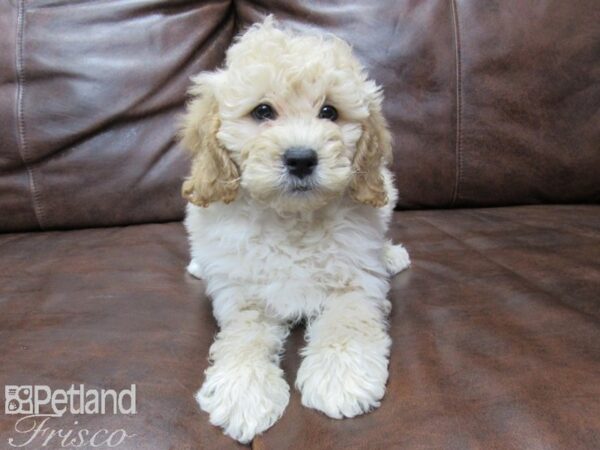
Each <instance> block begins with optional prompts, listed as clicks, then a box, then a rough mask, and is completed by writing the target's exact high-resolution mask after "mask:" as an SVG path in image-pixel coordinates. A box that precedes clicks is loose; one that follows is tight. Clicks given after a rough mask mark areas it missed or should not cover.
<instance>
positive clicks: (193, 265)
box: [186, 259, 202, 280]
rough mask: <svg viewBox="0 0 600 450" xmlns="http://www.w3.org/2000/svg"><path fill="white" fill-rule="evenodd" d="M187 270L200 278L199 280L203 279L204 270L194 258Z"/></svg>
mask: <svg viewBox="0 0 600 450" xmlns="http://www.w3.org/2000/svg"><path fill="white" fill-rule="evenodd" d="M186 270H187V273H189V274H190V275H191V276H193V277H194V278H198V279H199V280H200V279H202V270H201V269H200V265H199V264H198V263H197V262H196V261H194V260H193V259H192V260H191V261H190V263H189V264H188V266H187V268H186Z"/></svg>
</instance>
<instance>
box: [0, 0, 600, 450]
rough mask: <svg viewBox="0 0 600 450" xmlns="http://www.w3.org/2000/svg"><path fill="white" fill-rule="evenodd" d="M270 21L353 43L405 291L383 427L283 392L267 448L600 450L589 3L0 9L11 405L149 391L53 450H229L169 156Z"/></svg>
mask: <svg viewBox="0 0 600 450" xmlns="http://www.w3.org/2000/svg"><path fill="white" fill-rule="evenodd" d="M267 13H274V14H275V15H276V16H277V17H278V18H279V19H280V20H282V21H284V22H288V23H291V24H293V25H295V26H297V27H300V28H303V27H316V28H319V29H324V30H328V31H332V32H334V33H336V34H338V35H340V36H341V37H343V38H345V39H347V40H348V41H350V42H351V43H352V44H353V46H354V48H355V49H356V53H357V54H358V56H359V57H360V58H361V60H362V61H363V62H364V64H365V65H366V66H367V67H368V68H369V70H370V72H371V74H372V76H373V77H374V78H375V79H376V80H377V81H378V82H379V83H380V84H381V85H383V87H384V89H385V92H386V102H385V113H386V115H387V117H388V119H389V121H390V124H391V127H392V131H393V134H394V137H395V149H394V151H395V163H394V164H395V166H394V168H395V171H396V175H397V182H398V187H399V189H400V195H401V199H400V203H399V205H398V212H397V213H395V220H394V223H393V228H392V235H393V237H394V239H396V240H397V241H400V242H403V243H404V244H405V245H406V247H407V248H408V250H409V251H410V254H411V256H412V260H413V266H412V268H411V269H410V270H409V271H407V272H404V273H402V274H400V275H399V276H397V277H395V278H394V279H393V281H392V292H391V297H392V302H393V312H392V316H391V319H390V323H391V325H390V326H391V334H392V337H393V342H394V344H393V353H392V357H391V363H390V379H389V385H388V390H387V394H386V396H385V398H384V400H383V402H382V406H381V408H379V409H378V410H376V411H375V412H373V413H371V414H368V415H365V416H363V417H359V418H356V419H351V420H343V421H337V420H332V419H329V418H327V417H325V416H323V415H321V414H319V413H317V412H315V411H312V410H308V409H306V408H303V407H302V406H301V404H300V400H299V396H298V393H297V392H294V393H293V395H292V398H291V401H290V404H289V406H288V408H287V410H286V412H285V414H284V416H283V417H282V419H281V420H280V421H279V422H278V423H277V424H276V425H275V426H274V427H273V428H272V429H270V430H268V431H267V432H266V433H265V434H264V435H262V436H260V437H258V438H256V439H255V440H254V442H253V444H252V445H253V447H255V448H260V449H317V448H318V449H350V448H351V449H392V448H393V449H425V448H427V449H430V448H431V449H597V448H600V207H599V206H598V205H597V204H598V201H599V200H600V115H599V106H600V27H599V25H598V24H599V23H600V14H599V9H598V3H597V0H573V1H568V2H567V1H564V0H540V1H523V0H503V1H498V0H496V1H493V0H481V1H474V0H471V1H458V0H422V1H409V0H385V1H384V0H382V1H375V0H371V1H360V0H351V1H348V0H327V1H301V0H293V1H284V0H260V1H249V0H235V1H226V0H213V1H189V0H102V1H72V0H71V1H68V0H4V1H1V2H0V35H1V38H0V230H1V231H2V234H0V358H1V359H0V389H2V386H3V385H13V384H14V385H48V386H50V387H52V388H57V389H58V388H67V387H69V386H70V385H71V384H75V385H79V384H84V385H85V386H86V388H112V389H123V388H126V387H129V386H130V385H131V384H136V386H137V414H135V415H129V416H123V415H112V414H107V415H81V416H74V415H70V414H66V415H64V416H63V417H62V418H53V421H52V422H51V425H49V427H50V428H53V429H63V430H68V429H75V430H77V429H80V428H82V427H83V428H86V429H89V430H92V431H93V430H99V429H107V430H115V429H125V430H126V431H127V432H128V433H129V434H135V435H136V436H135V437H133V438H131V439H128V440H127V441H126V442H124V443H123V444H122V445H120V446H119V447H118V448H131V449H133V448H135V449H167V448H169V449H210V450H212V449H219V448H235V447H237V446H238V444H235V443H234V442H233V441H232V440H230V439H229V438H227V437H225V436H223V435H222V434H221V431H220V430H219V429H217V428H214V427H212V426H211V425H210V424H209V423H208V417H207V415H206V414H204V413H202V412H200V411H199V409H198V407H197V405H196V403H195V401H194V399H193V394H194V392H195V391H196V390H197V389H198V388H199V386H200V384H201V381H202V378H203V375H202V373H203V370H204V369H205V368H206V366H207V360H206V356H207V350H208V347H209V345H210V343H211V340H212V336H213V334H214V332H215V322H214V320H213V318H212V315H211V307H210V302H209V300H208V299H207V298H206V297H205V296H204V294H203V284H202V282H200V281H197V280H194V279H192V278H191V277H189V276H188V275H186V274H185V271H184V268H185V266H186V263H187V261H188V250H187V244H186V238H185V234H184V230H183V227H182V225H181V223H180V220H181V218H182V215H183V206H184V203H183V200H182V199H181V198H180V195H179V187H180V184H181V181H182V178H183V176H184V175H185V173H186V171H187V167H188V161H187V160H186V157H185V154H184V152H182V150H181V149H180V148H179V146H178V144H177V143H176V139H175V138H174V136H175V129H176V122H177V116H178V114H180V113H181V112H182V109H183V105H184V101H185V91H186V88H187V86H188V84H189V77H190V75H192V74H195V73H197V72H200V71H201V70H204V69H211V68H214V67H216V66H218V65H219V64H220V63H221V62H222V60H223V54H224V51H225V49H226V48H227V46H228V45H229V44H230V43H231V41H232V38H233V37H234V35H235V34H236V33H237V32H238V31H239V30H240V29H242V28H243V27H245V26H247V25H248V24H250V23H252V22H253V21H256V20H259V19H260V18H261V17H263V16H264V15H265V14H267ZM301 345H302V330H301V329H299V330H296V332H295V333H294V334H293V335H292V336H291V340H290V342H289V344H288V346H287V349H286V356H285V359H284V361H283V366H284V368H285V371H286V374H287V379H288V381H289V382H290V384H293V382H294V378H295V372H296V370H297V367H298V363H299V356H298V349H299V348H300V346H301ZM17 418H18V416H15V415H10V414H2V415H0V448H11V447H10V445H9V444H10V443H9V439H11V438H12V439H14V440H13V441H12V442H13V444H14V443H20V442H23V441H24V440H25V436H26V433H25V434H19V433H18V432H17V431H16V430H15V426H16V425H15V424H16V421H17ZM75 421H77V423H75ZM48 433H49V432H48ZM41 442H42V441H40V440H37V441H35V443H34V444H32V445H30V446H27V447H25V448H42V444H41ZM44 448H61V446H60V441H59V440H57V439H56V438H53V439H52V440H50V441H49V443H48V444H47V445H46V446H45V447H44ZM101 448H108V447H101Z"/></svg>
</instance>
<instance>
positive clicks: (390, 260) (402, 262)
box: [383, 241, 410, 277]
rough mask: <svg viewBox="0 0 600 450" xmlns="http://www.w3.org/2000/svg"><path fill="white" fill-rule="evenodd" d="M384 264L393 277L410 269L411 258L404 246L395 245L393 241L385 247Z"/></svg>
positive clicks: (388, 242)
mask: <svg viewBox="0 0 600 450" xmlns="http://www.w3.org/2000/svg"><path fill="white" fill-rule="evenodd" d="M383 263H384V264H385V268H386V270H387V272H388V274H389V275H390V276H391V277H393V276H394V275H396V274H398V273H400V272H402V271H403V270H404V269H408V267H409V266H410V257H409V256H408V252H407V251H406V249H405V248H404V247H403V246H402V245H400V244H397V245H394V244H392V241H387V242H386V243H385V245H384V246H383Z"/></svg>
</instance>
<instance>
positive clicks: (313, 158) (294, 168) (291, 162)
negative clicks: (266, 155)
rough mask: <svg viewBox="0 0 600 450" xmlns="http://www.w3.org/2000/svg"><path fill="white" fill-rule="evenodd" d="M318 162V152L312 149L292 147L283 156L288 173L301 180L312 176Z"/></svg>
mask: <svg viewBox="0 0 600 450" xmlns="http://www.w3.org/2000/svg"><path fill="white" fill-rule="evenodd" d="M318 162H319V158H318V156H317V152H316V151H314V150H313V149H312V148H305V147H292V148H288V149H287V150H286V151H285V153H284V154H283V163H284V164H285V167H286V169H287V171H288V173H289V174H290V175H292V176H294V177H296V178H299V179H303V178H306V177H308V176H309V175H311V174H312V173H313V172H314V170H315V167H317V164H318Z"/></svg>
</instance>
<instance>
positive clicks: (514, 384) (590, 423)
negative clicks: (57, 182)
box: [0, 206, 600, 450]
mask: <svg viewBox="0 0 600 450" xmlns="http://www.w3.org/2000/svg"><path fill="white" fill-rule="evenodd" d="M392 235H393V237H394V239H395V240H396V241H401V242H403V243H404V244H405V245H406V247H407V248H408V250H409V252H410V254H411V257H412V261H413V266H412V268H411V269H410V270H408V271H406V272H404V273H402V274H400V275H398V276H396V277H395V278H394V279H393V281H392V291H391V294H390V295H391V298H392V303H393V311H392V315H391V318H390V329H391V335H392V337H393V349H392V357H391V362H390V379H389V384H388V390H387V394H386V396H385V398H384V400H383V402H382V406H381V408H380V409H378V410H377V411H375V412H373V413H371V414H369V415H366V416H363V417H359V418H356V419H349V420H343V421H337V420H333V419H329V418H327V417H325V416H323V415H321V414H319V413H317V412H315V411H312V410H308V409H306V408H304V407H302V406H301V405H300V401H299V395H298V393H297V392H295V391H294V393H293V395H292V398H291V402H290V405H289V406H288V408H287V410H286V412H285V413H284V416H283V417H282V419H281V420H280V422H278V423H277V424H276V425H275V426H274V427H273V428H272V429H271V430H269V431H268V432H267V433H266V434H264V435H263V436H262V437H259V438H257V439H255V441H254V443H253V445H254V447H255V448H258V449H317V448H318V449H367V448H368V449H390V448H394V449H415V448H444V449H460V450H465V449H482V448H483V449H522V448H543V449H590V450H592V449H596V448H598V442H600V384H599V383H598V379H600V346H599V345H598V343H599V342H600V302H599V300H600V298H599V297H598V293H599V292H600V262H599V261H600V207H599V206H528V207H512V208H488V209H470V210H446V211H410V212H398V213H395V217H394V222H393V226H392ZM0 254H1V255H2V258H0V355H2V356H1V358H2V360H1V363H2V369H1V370H0V386H2V385H5V384H25V383H29V384H47V385H49V386H51V387H53V388H61V387H68V386H69V385H70V384H71V383H84V384H85V385H86V386H89V387H98V388H115V389H121V388H124V387H128V386H129V385H130V384H131V383H136V384H137V387H138V396H137V397H138V414H136V415H135V416H131V417H127V418H125V419H123V418H122V417H121V416H116V417H115V416H112V415H107V416H78V417H77V419H78V420H79V422H80V424H82V426H85V427H87V428H90V429H97V428H102V427H104V428H108V429H115V428H125V429H126V430H127V431H128V432H129V433H135V434H137V435H138V436H137V437H136V438H134V439H133V440H131V441H129V444H128V445H122V446H120V447H118V448H123V449H134V448H136V449H138V448H140V449H141V448H144V449H150V448H152V449H154V448H156V449H166V448H171V449H207V450H209V449H210V450H212V449H220V448H223V449H226V448H227V449H228V448H236V445H235V444H234V443H233V442H232V441H231V440H230V439H229V438H226V437H224V436H222V435H221V432H220V431H219V430H218V429H216V428H214V427H212V426H210V425H209V423H208V417H207V415H206V414H204V413H201V412H200V411H199V410H198V408H197V407H196V404H195V402H194V400H193V398H192V396H193V393H194V392H195V390H196V389H197V388H198V387H199V386H200V384H201V381H202V372H203V370H204V369H205V368H206V367H207V360H206V357H207V352H208V347H209V345H210V343H211V340H212V336H213V333H214V332H215V323H214V320H213V319H212V315H211V309H210V303H209V300H208V299H207V298H206V297H205V296H204V295H203V290H204V284H203V282H201V281H197V280H194V279H192V278H190V277H189V276H188V275H186V274H185V273H184V268H185V265H186V263H187V259H188V254H187V244H186V239H185V234H184V230H183V227H182V226H181V224H179V223H169V224H155V225H139V226H131V227H123V228H107V229H89V230H78V231H68V232H43V233H13V234H4V235H0ZM301 344H302V330H301V329H297V330H296V331H295V332H294V333H293V334H292V336H291V337H290V341H289V343H288V345H287V347H286V354H285V358H284V360H283V367H284V369H285V372H286V377H287V379H288V381H289V382H290V383H293V381H294V378H295V373H296V371H297V368H298V364H299V361H300V359H299V356H298V350H299V348H300V346H301ZM74 419H75V417H73V416H70V415H69V416H65V417H64V418H63V419H57V422H56V423H57V424H59V425H62V426H64V427H67V426H69V427H70V426H72V424H73V420H74ZM14 423H15V418H14V416H9V415H0V447H2V448H4V447H6V442H7V441H6V440H7V439H8V438H9V437H11V436H14V432H13V431H12V430H13V427H14ZM7 448H8V447H7ZM36 448H37V447H36ZM47 448H58V447H52V446H49V447H47Z"/></svg>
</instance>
